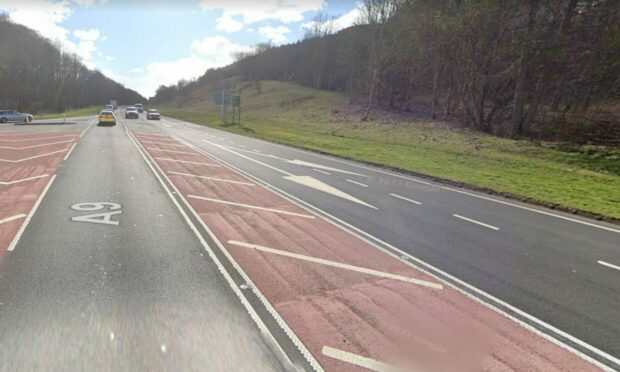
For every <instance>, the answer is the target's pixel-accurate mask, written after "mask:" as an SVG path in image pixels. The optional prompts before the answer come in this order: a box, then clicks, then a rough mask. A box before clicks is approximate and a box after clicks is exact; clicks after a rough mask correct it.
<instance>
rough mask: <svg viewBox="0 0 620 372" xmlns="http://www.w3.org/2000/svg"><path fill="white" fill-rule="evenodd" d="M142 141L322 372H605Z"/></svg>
mask: <svg viewBox="0 0 620 372" xmlns="http://www.w3.org/2000/svg"><path fill="white" fill-rule="evenodd" d="M134 135H135V137H136V138H138V140H139V141H140V143H141V145H142V146H143V147H144V148H145V149H146V150H147V152H148V154H149V155H150V156H151V157H152V158H153V159H154V160H155V161H156V163H157V164H158V166H159V167H160V169H162V171H163V172H164V173H166V175H167V177H168V178H169V179H170V180H171V182H172V183H173V184H174V185H175V187H176V188H177V189H178V190H179V191H180V192H181V193H182V194H183V196H184V197H185V198H186V199H187V200H188V202H189V203H190V204H191V206H192V207H193V208H194V210H195V211H196V212H197V213H198V214H199V215H200V217H201V218H202V219H203V221H204V222H205V223H206V225H207V226H208V227H209V228H210V229H211V231H212V232H213V233H214V234H215V236H216V238H217V239H218V240H219V241H220V242H221V243H222V244H223V245H224V247H225V249H226V250H227V251H228V253H229V254H230V255H231V256H232V257H233V258H234V260H235V261H236V262H237V263H238V264H239V266H240V267H241V268H242V269H243V271H244V272H245V273H246V274H247V275H248V276H249V277H250V278H251V280H252V282H253V284H254V285H255V286H256V288H257V289H258V290H259V291H260V293H262V295H263V296H265V298H266V299H267V300H268V301H269V303H270V304H271V305H272V306H273V307H274V308H275V309H276V311H277V312H278V314H279V315H280V316H281V317H282V319H283V320H284V321H285V322H286V324H287V325H288V327H290V328H291V329H292V330H293V331H294V333H295V334H296V335H297V337H298V338H299V339H300V340H301V341H302V343H303V344H304V345H305V347H306V348H307V349H308V350H309V351H310V353H311V354H312V355H313V357H314V358H315V359H316V360H317V361H318V362H319V364H320V365H321V366H322V367H323V368H324V369H325V370H328V371H359V370H366V369H364V368H362V367H361V366H367V367H370V368H375V369H380V368H381V367H385V366H386V365H388V366H398V367H401V368H402V370H459V371H463V370H471V371H478V370H489V371H490V370H493V371H498V370H500V371H503V370H506V371H508V370H519V371H524V370H527V371H556V370H557V371H559V370H562V371H566V370H573V371H588V370H596V369H597V368H596V367H595V366H594V365H592V364H590V363H589V362H586V361H585V360H583V359H581V358H580V357H578V356H577V355H575V354H573V353H571V352H569V351H567V350H565V349H563V348H562V347H560V346H558V345H556V344H554V343H552V342H550V341H548V340H547V339H545V338H543V337H542V336H539V335H537V334H535V333H533V332H532V331H530V330H528V329H526V328H525V327H523V326H521V325H519V324H517V323H516V322H514V321H512V320H510V319H509V318H507V317H505V316H503V315H501V314H499V313H498V312H496V311H494V310H492V309H490V308H488V307H486V306H485V305H483V304H481V303H479V302H477V301H475V300H473V299H472V298H470V297H468V296H467V295H465V294H463V293H462V292H460V291H458V290H456V289H454V288H452V287H451V286H449V285H447V284H446V283H443V282H441V281H439V280H438V279H437V278H435V277H432V276H430V275H427V274H425V273H424V272H422V271H420V270H419V269H416V268H415V267H413V266H411V265H410V264H408V263H407V262H405V261H403V260H401V259H399V258H398V257H395V256H392V255H390V254H388V253H386V252H384V251H381V250H380V249H378V248H377V247H374V246H372V245H370V244H369V243H367V242H365V241H363V240H362V239H360V238H358V237H356V236H354V235H353V234H351V233H349V232H347V231H344V230H343V229H341V228H340V227H338V226H337V225H335V224H333V223H331V222H329V221H326V220H324V219H323V218H321V217H319V216H316V215H313V214H312V213H311V212H309V211H307V210H305V209H302V208H300V207H299V206H297V205H295V204H293V203H291V202H289V201H288V200H286V199H284V198H282V197H280V196H279V195H277V194H275V193H274V192H272V191H270V190H268V189H266V188H263V187H262V186H260V185H258V184H255V183H254V182H253V181H252V180H249V179H247V178H245V177H243V176H242V175H240V174H238V173H236V172H235V171H233V170H231V169H229V168H227V167H226V166H224V165H222V164H219V163H217V162H216V161H214V160H213V159H211V158H209V157H206V156H203V155H201V154H199V153H197V152H195V151H194V150H193V149H191V148H189V147H187V146H184V145H183V144H181V143H179V142H177V141H176V140H175V139H174V138H172V137H169V136H166V135H161V134H149V133H144V132H134ZM372 363H375V364H372ZM380 363H385V364H380ZM373 366H374V367H373Z"/></svg>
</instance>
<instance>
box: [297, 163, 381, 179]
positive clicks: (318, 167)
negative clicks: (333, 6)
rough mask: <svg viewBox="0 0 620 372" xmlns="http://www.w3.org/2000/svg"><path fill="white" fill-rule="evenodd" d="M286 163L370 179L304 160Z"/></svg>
mask: <svg viewBox="0 0 620 372" xmlns="http://www.w3.org/2000/svg"><path fill="white" fill-rule="evenodd" d="M286 162H287V163H290V164H296V165H302V166H304V167H309V168H314V169H323V170H330V171H332V172H339V173H345V174H351V175H354V176H360V177H370V176H367V175H365V174H359V173H355V172H349V171H346V170H344V169H338V168H332V167H328V166H326V165H321V164H315V163H310V162H309V161H304V160H299V159H295V160H287V161H286Z"/></svg>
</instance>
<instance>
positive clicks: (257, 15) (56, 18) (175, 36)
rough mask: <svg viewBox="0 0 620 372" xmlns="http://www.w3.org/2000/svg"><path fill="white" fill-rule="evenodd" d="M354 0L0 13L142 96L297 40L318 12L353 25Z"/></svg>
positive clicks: (127, 4)
mask: <svg viewBox="0 0 620 372" xmlns="http://www.w3.org/2000/svg"><path fill="white" fill-rule="evenodd" d="M359 6H360V4H359V3H358V2H356V1H355V0H253V1H252V0H174V1H173V0H170V1H165V0H151V1H146V0H143V1H139V0H0V12H5V13H7V14H8V15H9V18H10V19H11V20H12V21H13V22H15V23H19V24H23V25H25V26H27V27H29V28H32V29H34V30H36V31H38V32H39V33H40V34H41V35H43V36H45V37H47V38H48V39H51V40H53V41H54V42H56V43H57V45H59V46H60V47H61V48H62V49H63V50H65V51H67V52H72V53H75V54H77V55H78V56H79V57H80V58H81V59H82V61H83V62H84V64H85V65H86V66H87V67H89V68H91V69H97V70H99V71H101V72H103V73H104V74H105V75H106V76H108V77H110V78H112V79H114V80H116V81H118V82H120V83H122V84H124V85H125V86H126V87H128V88H131V89H134V90H136V91H138V92H139V93H140V94H142V95H143V96H145V97H150V96H153V95H154V94H155V90H156V89H157V87H159V86H160V85H170V84H174V83H176V82H177V81H179V80H181V79H188V80H189V79H192V78H196V77H199V76H201V75H202V74H204V72H205V71H206V70H207V69H208V68H212V67H221V66H225V65H227V64H229V63H231V62H233V57H232V55H233V53H235V52H239V51H248V50H251V48H252V46H253V45H256V44H257V43H259V42H266V41H271V42H273V43H274V44H276V45H281V44H287V43H291V42H295V41H297V40H299V39H301V38H303V35H304V32H305V28H306V27H307V26H308V24H309V23H310V21H311V19H312V17H313V16H314V15H316V14H317V13H318V12H324V13H328V14H329V15H332V16H334V17H335V18H336V21H335V25H336V28H337V29H342V28H346V27H348V26H350V25H352V24H353V23H354V22H355V21H356V20H357V18H358V15H359Z"/></svg>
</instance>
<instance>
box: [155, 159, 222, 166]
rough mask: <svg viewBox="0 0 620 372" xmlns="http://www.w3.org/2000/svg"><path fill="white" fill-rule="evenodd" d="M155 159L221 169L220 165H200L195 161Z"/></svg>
mask: <svg viewBox="0 0 620 372" xmlns="http://www.w3.org/2000/svg"><path fill="white" fill-rule="evenodd" d="M155 159H157V160H165V161H174V162H177V163H187V164H198V165H206V166H208V167H221V165H219V164H210V163H198V162H195V161H187V160H177V159H171V158H155Z"/></svg>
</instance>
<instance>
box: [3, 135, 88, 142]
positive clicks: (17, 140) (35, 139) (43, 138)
mask: <svg viewBox="0 0 620 372" xmlns="http://www.w3.org/2000/svg"><path fill="white" fill-rule="evenodd" d="M77 136H78V135H77V134H67V135H64V136H56V137H41V138H25V139H4V138H0V141H6V142H23V141H38V140H48V139H58V138H67V137H77Z"/></svg>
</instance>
